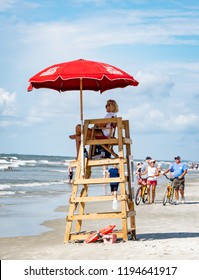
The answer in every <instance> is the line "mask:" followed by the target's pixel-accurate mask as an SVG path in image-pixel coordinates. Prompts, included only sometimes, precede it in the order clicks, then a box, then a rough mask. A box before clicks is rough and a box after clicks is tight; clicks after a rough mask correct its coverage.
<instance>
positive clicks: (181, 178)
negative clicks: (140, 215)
mask: <svg viewBox="0 0 199 280" xmlns="http://www.w3.org/2000/svg"><path fill="white" fill-rule="evenodd" d="M174 160H175V162H174V163H172V164H171V165H170V166H169V168H167V169H166V170H165V171H161V166H160V165H158V166H156V165H155V163H156V160H154V159H152V158H151V157H150V156H147V157H146V159H145V162H144V163H142V164H141V163H140V162H138V163H137V170H136V174H137V178H138V184H142V185H147V201H148V204H150V203H151V202H152V203H154V202H155V193H156V186H157V177H158V176H160V175H161V174H163V175H165V174H167V173H168V172H170V173H171V174H172V176H173V178H174V181H173V187H174V190H175V199H176V201H175V204H179V202H180V197H179V193H180V195H181V202H182V203H184V202H185V197H184V189H185V175H186V174H187V169H188V167H187V165H186V164H185V163H182V162H181V158H180V156H176V157H175V158H174ZM151 189H152V200H151V196H150V193H151Z"/></svg>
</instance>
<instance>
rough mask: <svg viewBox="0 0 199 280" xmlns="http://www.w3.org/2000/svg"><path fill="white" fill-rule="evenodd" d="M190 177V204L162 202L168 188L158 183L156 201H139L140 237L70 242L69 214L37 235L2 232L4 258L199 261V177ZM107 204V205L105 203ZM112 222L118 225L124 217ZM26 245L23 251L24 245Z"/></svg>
mask: <svg viewBox="0 0 199 280" xmlns="http://www.w3.org/2000/svg"><path fill="white" fill-rule="evenodd" d="M189 179H190V178H187V180H186V189H185V198H186V202H185V204H180V205H177V206H176V205H166V206H163V205H162V196H163V187H160V188H159V189H158V188H157V195H156V203H155V204H151V205H144V204H140V205H139V206H136V205H135V210H136V232H137V234H136V236H137V240H135V241H131V240H130V241H127V242H121V241H119V242H117V243H115V244H112V245H110V244H103V243H101V242H99V243H92V244H84V243H82V242H81V243H80V242H79V243H68V244H64V243H63V239H64V233H65V226H66V222H65V219H56V220H49V221H45V222H44V223H42V225H43V226H45V227H47V228H49V230H48V231H47V232H44V233H42V234H39V235H36V236H21V237H1V238H0V246H1V252H0V257H1V259H2V260H11V259H12V260H25V259H29V260H62V259H63V260H64V259H65V260H80V259H82V260H83V259H84V260H89V259H90V260H97V259H98V260H103V259H123V260H127V259H134V260H139V259H145V260H198V259H199V188H198V184H199V179H198V177H196V178H193V179H192V178H191V180H189ZM89 207H91V208H92V211H96V212H97V211H98V210H97V209H101V207H103V209H105V210H106V208H107V209H108V208H109V207H111V205H110V202H109V204H107V205H105V203H104V202H100V203H91V204H90V203H89ZM104 207H105V208H104ZM67 209H68V206H67V205H66V206H59V207H57V208H56V209H55V210H54V211H57V212H65V213H66V212H67ZM104 222H105V224H106V225H108V224H110V223H109V221H107V220H105V221H104V220H92V221H90V222H89V223H87V224H86V223H85V225H84V222H83V228H84V229H88V228H90V226H92V229H91V228H90V230H96V229H100V228H102V227H103V223H104ZM111 223H112V224H113V223H114V224H117V227H118V228H120V225H119V221H118V220H112V221H111ZM19 248H20V250H19Z"/></svg>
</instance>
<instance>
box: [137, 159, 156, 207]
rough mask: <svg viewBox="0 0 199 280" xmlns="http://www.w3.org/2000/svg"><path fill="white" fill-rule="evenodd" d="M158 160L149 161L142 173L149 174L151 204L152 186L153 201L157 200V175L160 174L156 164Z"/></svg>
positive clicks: (148, 193)
mask: <svg viewBox="0 0 199 280" xmlns="http://www.w3.org/2000/svg"><path fill="white" fill-rule="evenodd" d="M155 163H156V160H154V159H152V160H150V161H149V165H148V167H147V168H146V170H145V171H144V172H143V173H141V175H145V174H147V201H148V204H150V191H151V187H152V203H154V202H155V191H156V186H157V178H156V177H157V176H159V175H160V174H159V171H158V168H157V167H156V166H155Z"/></svg>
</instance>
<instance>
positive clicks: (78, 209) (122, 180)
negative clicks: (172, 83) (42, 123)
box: [64, 118, 136, 243]
mask: <svg viewBox="0 0 199 280" xmlns="http://www.w3.org/2000/svg"><path fill="white" fill-rule="evenodd" d="M102 123H111V124H112V125H111V128H110V129H112V130H113V131H114V133H111V136H110V138H104V139H96V138H95V137H94V136H93V137H91V139H89V140H87V139H86V135H87V130H88V128H89V127H92V129H93V130H94V129H95V128H96V126H97V124H102ZM93 135H94V133H93ZM131 144H132V140H131V139H130V132H129V122H128V120H122V118H111V119H92V120H85V122H84V146H85V147H88V158H85V159H84V165H85V167H84V168H85V175H84V176H82V174H81V152H80V153H79V157H78V160H76V161H71V165H72V166H73V167H76V172H75V178H74V181H73V188H72V194H71V197H70V200H69V202H70V205H69V211H68V215H67V217H66V221H67V222H66V231H65V236H64V243H67V242H70V241H80V240H82V241H83V240H85V239H86V238H87V237H88V236H89V235H90V233H91V232H94V231H98V230H100V228H99V227H97V226H96V220H98V219H104V220H106V219H107V220H108V221H110V220H111V223H112V224H114V220H115V219H119V220H120V222H121V229H117V228H116V229H115V230H114V231H113V233H116V235H117V238H121V239H123V241H127V240H128V239H129V237H130V238H131V239H135V238H136V226H135V210H134V201H133V191H132V178H133V176H132V172H133V170H132V165H133V164H132V162H131V161H130V157H131ZM96 145H100V146H101V147H103V149H105V150H106V151H107V152H109V153H110V154H111V158H100V159H93V151H95V147H96ZM113 164H117V165H118V169H119V174H120V177H117V178H104V176H102V177H101V178H96V176H95V177H93V174H92V171H93V169H94V168H98V167H100V166H101V167H103V166H110V165H113ZM111 182H119V190H120V193H119V194H118V196H117V200H118V205H119V207H118V208H119V210H113V209H112V201H113V196H112V195H106V194H103V195H98V196H95V195H92V196H90V195H89V190H90V189H91V188H92V186H96V185H99V186H100V185H103V184H108V187H109V184H110V183H111ZM102 201H103V202H106V203H108V204H109V205H110V207H108V209H110V211H106V212H103V211H102V212H98V213H93V212H92V211H90V210H89V212H86V210H87V209H86V206H87V205H88V204H89V203H91V202H94V203H98V202H102ZM102 210H103V209H102ZM88 220H95V223H94V224H95V227H96V228H93V226H91V225H92V224H91V223H89V226H90V229H88V226H87V230H82V223H83V221H84V223H86V222H88ZM109 223H110V222H109ZM106 225H107V222H106Z"/></svg>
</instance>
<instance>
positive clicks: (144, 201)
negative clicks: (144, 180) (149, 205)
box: [142, 187, 148, 203]
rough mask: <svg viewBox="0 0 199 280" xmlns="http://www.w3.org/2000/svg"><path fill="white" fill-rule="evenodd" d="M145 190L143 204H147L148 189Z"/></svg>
mask: <svg viewBox="0 0 199 280" xmlns="http://www.w3.org/2000/svg"><path fill="white" fill-rule="evenodd" d="M144 188H145V190H144V194H143V195H142V202H143V203H146V202H147V199H148V198H147V188H146V187H144Z"/></svg>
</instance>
